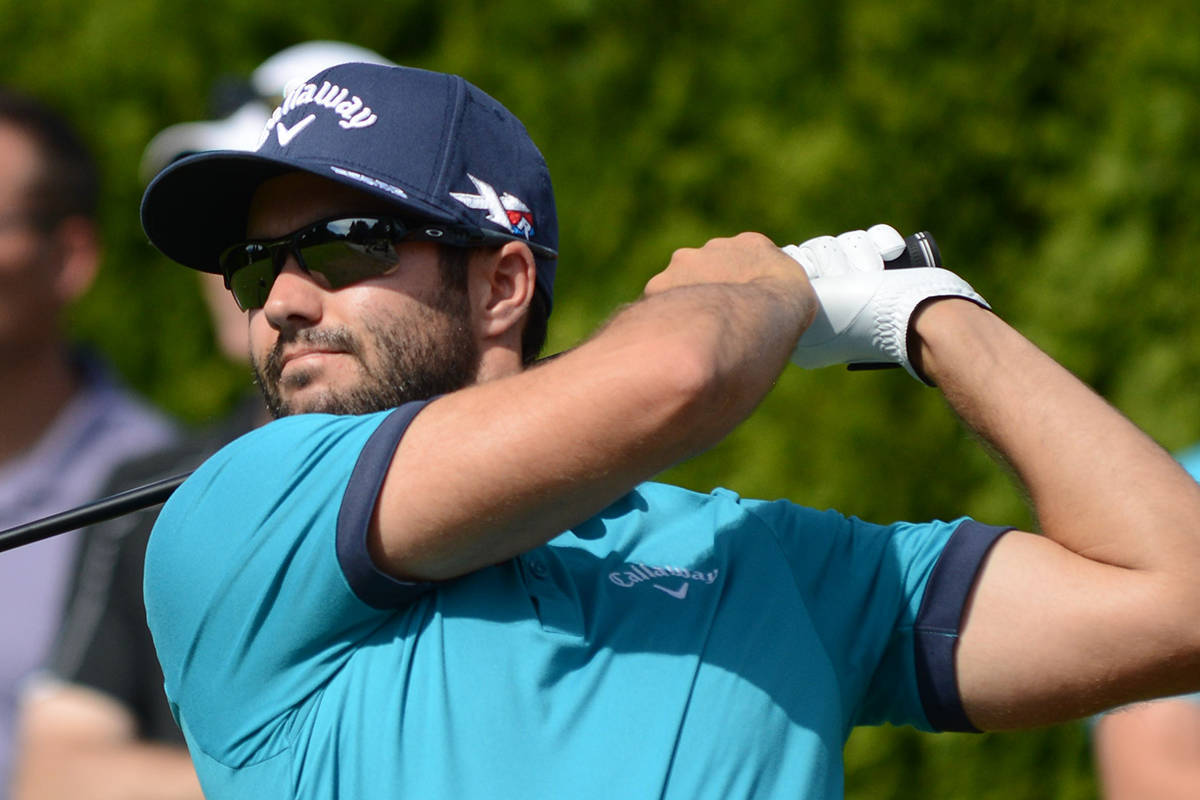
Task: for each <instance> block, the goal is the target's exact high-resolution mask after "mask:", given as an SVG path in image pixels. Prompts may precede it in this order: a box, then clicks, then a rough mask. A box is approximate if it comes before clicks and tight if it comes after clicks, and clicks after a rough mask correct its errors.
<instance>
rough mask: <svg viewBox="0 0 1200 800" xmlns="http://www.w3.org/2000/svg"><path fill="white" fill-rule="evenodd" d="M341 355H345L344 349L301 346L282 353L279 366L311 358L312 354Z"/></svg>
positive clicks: (282, 366)
mask: <svg viewBox="0 0 1200 800" xmlns="http://www.w3.org/2000/svg"><path fill="white" fill-rule="evenodd" d="M343 355H346V351H345V350H332V349H328V348H320V347H303V348H298V349H296V350H291V351H289V352H287V353H284V355H283V358H281V359H280V360H279V366H280V368H281V369H282V368H284V367H286V366H287V365H288V364H291V363H293V362H295V361H300V360H302V359H306V358H311V357H313V356H343Z"/></svg>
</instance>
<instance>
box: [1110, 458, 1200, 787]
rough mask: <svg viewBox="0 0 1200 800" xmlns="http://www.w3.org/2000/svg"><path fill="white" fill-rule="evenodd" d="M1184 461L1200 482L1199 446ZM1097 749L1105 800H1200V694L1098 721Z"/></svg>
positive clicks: (1142, 706) (1141, 705)
mask: <svg viewBox="0 0 1200 800" xmlns="http://www.w3.org/2000/svg"><path fill="white" fill-rule="evenodd" d="M1179 461H1180V463H1182V464H1183V466H1184V468H1185V469H1187V471H1188V472H1190V473H1191V475H1192V477H1194V478H1196V479H1197V480H1200V445H1197V446H1193V447H1191V448H1190V449H1188V450H1185V451H1184V452H1182V453H1180V454H1179ZM1093 747H1094V752H1095V758H1096V770H1097V775H1098V777H1099V779H1100V786H1101V791H1102V796H1103V797H1104V798H1105V800H1193V799H1194V798H1197V797H1200V694H1189V695H1182V696H1179V697H1170V698H1166V699H1163V700H1156V701H1153V702H1149V703H1138V704H1137V705H1132V706H1127V707H1125V708H1122V709H1119V710H1117V711H1113V712H1111V713H1108V714H1104V715H1102V716H1100V717H1099V718H1097V719H1096V723H1095V728H1094V730H1093Z"/></svg>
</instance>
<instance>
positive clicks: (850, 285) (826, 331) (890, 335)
mask: <svg viewBox="0 0 1200 800" xmlns="http://www.w3.org/2000/svg"><path fill="white" fill-rule="evenodd" d="M903 250H904V238H903V237H902V236H901V235H900V234H899V233H898V232H897V231H896V230H895V229H894V228H892V227H890V226H887V225H875V226H873V227H872V228H870V229H868V230H866V231H850V232H848V233H843V234H841V235H840V236H837V237H832V236H820V237H817V238H815V239H810V240H808V241H807V242H804V243H803V244H801V245H789V246H788V247H785V248H784V249H783V252H785V253H787V254H788V255H789V256H791V257H792V258H793V259H795V260H796V261H797V262H799V263H800V265H801V266H803V267H804V271H805V272H806V273H807V274H808V276H809V277H810V278H812V286H813V290H814V291H815V292H816V296H817V299H818V300H819V301H820V304H821V307H820V310H819V311H818V312H817V315H816V318H815V319H814V320H813V322H812V324H811V325H810V326H809V328H808V330H806V331H805V333H804V335H803V336H802V337H801V338H800V341H799V343H798V344H797V346H796V349H795V350H794V351H793V352H792V356H791V361H792V363H793V364H795V365H797V366H800V367H806V368H810V369H811V368H816V367H826V366H829V365H831V364H899V365H900V366H902V367H904V369H905V370H907V371H908V373H909V374H910V375H912V376H913V377H914V378H916V379H917V380H919V381H922V382H923V383H926V384H930V385H932V382H931V381H930V380H929V379H928V378H927V377H925V376H924V375H922V374H921V373H920V372H919V371H918V370H917V369H916V367H914V365H913V356H915V355H916V353H915V352H910V342H909V335H908V332H909V322H910V320H911V318H912V315H913V312H914V311H916V310H917V309H918V308H919V307H920V306H922V305H923V304H924V303H925V302H927V301H929V300H933V299H937V298H943V297H964V298H966V299H968V300H971V301H972V302H974V303H977V304H978V305H980V306H982V307H984V308H990V306H988V304H987V301H985V300H984V299H983V298H982V297H980V296H979V294H978V293H976V292H975V290H974V289H972V288H971V286H970V285H969V284H967V282H966V281H964V280H963V279H962V278H960V277H958V276H957V275H955V274H954V273H953V272H950V271H948V270H944V269H939V268H935V267H918V268H913V269H900V270H886V269H884V261H885V260H887V259H891V258H895V257H896V256H897V255H899V254H900V253H901V252H903Z"/></svg>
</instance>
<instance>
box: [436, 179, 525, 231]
mask: <svg viewBox="0 0 1200 800" xmlns="http://www.w3.org/2000/svg"><path fill="white" fill-rule="evenodd" d="M467 177H468V178H470V179H471V183H473V184H475V189H476V190H477V191H478V192H479V194H471V193H469V192H451V193H450V196H451V197H453V198H454V199H455V200H457V201H458V202H460V203H462V204H463V205H465V206H466V207H467V208H477V209H480V210H482V211H487V212H488V215H487V219H488V221H489V222H494V223H496V224H497V225H500V226H502V227H504V228H506V229H508V230H509V231H511V232H512V233H515V234H517V235H518V236H523V237H525V238H526V239H532V238H533V231H534V228H533V211H532V210H531V209H530V208H529V206H527V205H525V203H523V202H521V199H520V198H518V197H516V196H515V195H512V194H509V193H508V192H505V193H504V194H502V195H501V194H498V193H497V192H496V190H495V188H494V187H493V186H492V185H491V184H490V183H488V182H487V181H481V180H479V178H476V177H475V176H474V175H471V174H470V173H467Z"/></svg>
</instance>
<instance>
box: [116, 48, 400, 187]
mask: <svg viewBox="0 0 1200 800" xmlns="http://www.w3.org/2000/svg"><path fill="white" fill-rule="evenodd" d="M351 61H362V62H366V63H368V64H383V65H385V66H393V64H392V62H391V61H388V60H387V59H386V58H384V57H383V56H381V55H379V54H378V53H376V52H375V51H373V50H368V49H366V48H365V47H359V46H357V45H352V44H346V43H344V42H326V41H315V42H303V43H301V44H297V45H293V46H291V47H289V48H287V49H286V50H281V51H280V52H278V53H276V54H275V55H273V56H271V57H270V58H268V59H267V60H266V61H264V62H263V63H262V64H260V65H259V66H258V68H257V69H255V70H254V72H252V73H251V74H250V88H251V90H252V93H253V95H254V96H253V97H252V98H251V99H249V100H247V101H246V102H244V103H243V104H242V105H241V106H239V107H238V108H237V110H235V111H234V112H233V113H231V114H229V115H228V116H226V117H223V118H221V119H218V120H208V121H204V122H181V123H179V124H178V125H172V126H170V127H168V128H165V129H163V130H162V131H160V132H159V133H158V135H157V136H155V137H154V138H153V139H151V140H150V143H149V144H147V145H146V149H145V151H143V153H142V163H141V166H140V168H139V174H140V175H141V178H142V182H143V183H149V181H150V179H151V178H153V177H154V176H155V175H156V174H158V172H159V171H160V170H162V168H163V167H165V166H167V165H168V164H170V163H171V162H172V161H174V160H176V159H178V158H182V157H183V156H186V155H191V154H192V153H200V152H203V151H205V150H253V149H254V146H255V145H256V144H258V139H259V135H260V134H261V133H262V129H263V126H264V125H266V123H267V120H268V119H269V118H270V116H271V112H272V111H273V110H274V108H275V106H276V105H278V104H279V102H280V100H281V99H282V97H283V95H285V94H286V93H287V92H286V90H287V86H288V84H289V83H290V82H292V81H299V80H304V79H305V78H308V77H311V76H312V75H315V74H316V73H318V72H320V71H321V70H324V69H327V68H329V67H332V66H334V65H335V64H345V63H347V62H351Z"/></svg>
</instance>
